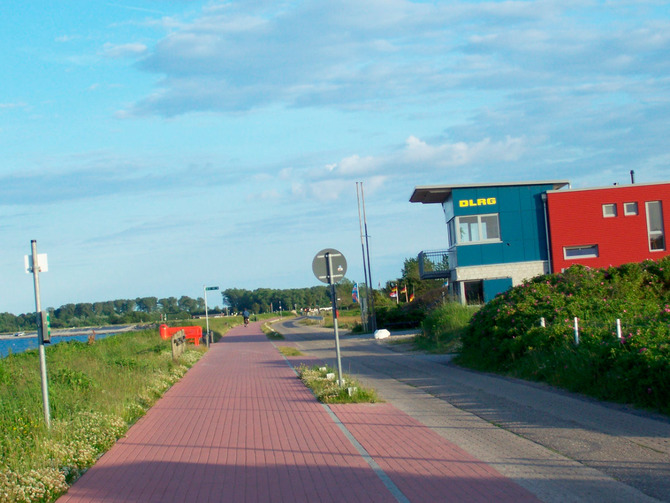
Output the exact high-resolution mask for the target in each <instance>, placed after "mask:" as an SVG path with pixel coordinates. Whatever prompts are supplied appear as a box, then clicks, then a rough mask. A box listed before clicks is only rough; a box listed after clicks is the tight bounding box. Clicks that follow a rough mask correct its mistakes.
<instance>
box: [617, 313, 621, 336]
mask: <svg viewBox="0 0 670 503" xmlns="http://www.w3.org/2000/svg"><path fill="white" fill-rule="evenodd" d="M616 336H617V337H618V338H619V340H621V319H620V318H617V319H616Z"/></svg>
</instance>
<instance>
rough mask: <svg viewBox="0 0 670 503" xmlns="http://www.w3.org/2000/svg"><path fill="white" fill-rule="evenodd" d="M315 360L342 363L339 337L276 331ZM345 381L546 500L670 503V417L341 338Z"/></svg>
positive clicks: (287, 326)
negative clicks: (352, 379) (351, 379)
mask: <svg viewBox="0 0 670 503" xmlns="http://www.w3.org/2000/svg"><path fill="white" fill-rule="evenodd" d="M275 329H276V330H278V331H280V332H282V333H284V334H285V335H286V337H287V342H286V343H283V344H286V345H295V346H296V347H298V348H299V349H301V350H303V351H306V352H308V353H309V354H310V355H312V356H313V357H314V358H317V359H319V360H324V361H327V362H329V363H331V364H333V363H334V351H333V335H332V330H323V329H318V328H314V327H304V326H302V325H300V324H299V323H298V322H295V321H288V322H284V323H282V324H281V326H279V325H275ZM341 346H342V355H343V356H342V365H343V368H344V371H345V373H352V374H355V375H356V377H357V378H359V379H360V380H361V381H363V382H364V383H366V384H367V385H369V386H371V387H374V388H375V389H377V390H378V391H379V392H380V394H381V395H382V397H383V398H384V399H385V400H387V401H388V403H390V404H392V405H393V406H395V407H396V408H398V409H399V410H401V411H403V412H405V413H406V414H408V415H410V416H411V417H412V418H414V419H415V420H417V421H418V422H419V423H421V424H422V425H424V426H426V427H428V428H430V429H431V430H432V431H434V432H436V433H437V434H438V435H440V436H441V437H443V438H445V439H447V440H449V441H450V442H452V443H454V444H456V445H457V446H459V447H461V448H463V449H464V450H465V451H467V452H468V453H470V454H471V455H473V456H475V457H477V458H478V459H480V460H481V461H483V462H485V463H487V464H489V465H490V466H492V467H494V468H495V469H496V470H497V471H498V472H500V473H501V474H503V475H505V476H507V477H509V478H510V479H512V480H514V481H515V482H517V483H518V484H520V485H521V486H523V487H524V488H526V489H527V490H529V491H530V492H532V493H533V494H535V495H536V496H538V497H539V498H540V499H542V500H543V501H547V502H565V501H574V502H578V501H584V502H587V501H588V502H592V501H606V502H610V501H612V502H616V501H620V502H630V501H636V502H637V501H659V500H660V501H670V422H669V421H668V418H666V417H661V416H654V415H651V414H645V413H641V412H639V411H634V410H629V409H626V408H625V407H622V406H617V405H612V404H602V403H600V402H597V401H595V400H591V399H587V398H584V397H580V396H577V395H573V394H569V393H565V392H561V391H558V390H554V389H552V388H549V387H547V386H542V385H539V384H532V383H526V382H523V381H518V380H514V379H507V378H501V377H499V376H494V375H487V374H483V373H478V372H471V371H468V370H465V369H461V368H458V367H456V366H454V365H449V364H448V362H447V359H446V358H445V357H443V356H442V357H440V356H432V355H422V354H420V353H411V352H404V351H403V352H399V351H397V350H395V351H394V350H393V348H394V347H396V346H392V345H388V344H387V343H386V342H385V341H375V340H373V339H372V340H371V339H369V338H360V337H357V338H350V337H346V336H345V337H342V338H341Z"/></svg>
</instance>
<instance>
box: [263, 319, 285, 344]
mask: <svg viewBox="0 0 670 503" xmlns="http://www.w3.org/2000/svg"><path fill="white" fill-rule="evenodd" d="M261 330H263V333H264V334H265V335H266V337H267V338H268V339H270V340H271V341H278V340H283V339H284V336H283V335H282V334H280V333H279V332H276V331H274V330H273V329H272V327H271V326H270V325H268V324H267V323H264V324H263V326H262V327H261Z"/></svg>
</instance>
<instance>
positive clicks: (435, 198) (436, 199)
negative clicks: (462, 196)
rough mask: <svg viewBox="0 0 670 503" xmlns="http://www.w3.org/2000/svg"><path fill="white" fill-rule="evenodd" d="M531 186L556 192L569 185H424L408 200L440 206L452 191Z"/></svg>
mask: <svg viewBox="0 0 670 503" xmlns="http://www.w3.org/2000/svg"><path fill="white" fill-rule="evenodd" d="M531 185H551V186H552V190H558V189H560V188H562V187H565V186H566V185H570V182H569V181H568V180H545V181H537V182H510V183H476V184H463V185H424V186H421V187H414V192H413V193H412V197H410V198H409V202H410V203H423V204H436V203H439V204H442V203H443V202H444V201H446V200H447V199H448V198H449V195H450V194H451V192H452V191H453V190H454V189H479V188H494V187H514V186H531Z"/></svg>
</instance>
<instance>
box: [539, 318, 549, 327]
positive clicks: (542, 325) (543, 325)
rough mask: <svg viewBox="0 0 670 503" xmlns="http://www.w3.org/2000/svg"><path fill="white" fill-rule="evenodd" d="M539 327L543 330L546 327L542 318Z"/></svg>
mask: <svg viewBox="0 0 670 503" xmlns="http://www.w3.org/2000/svg"><path fill="white" fill-rule="evenodd" d="M540 326H541V327H542V328H545V327H546V326H547V324H546V322H545V321H544V316H543V317H542V318H540Z"/></svg>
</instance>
